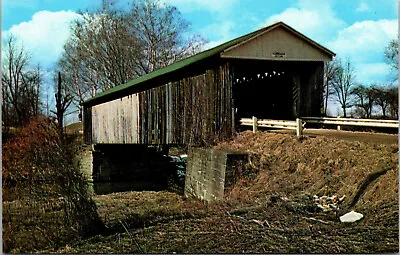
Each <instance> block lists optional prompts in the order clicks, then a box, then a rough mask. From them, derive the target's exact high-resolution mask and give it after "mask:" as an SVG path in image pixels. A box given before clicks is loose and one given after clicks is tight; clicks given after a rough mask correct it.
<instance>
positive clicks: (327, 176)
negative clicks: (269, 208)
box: [215, 131, 398, 211]
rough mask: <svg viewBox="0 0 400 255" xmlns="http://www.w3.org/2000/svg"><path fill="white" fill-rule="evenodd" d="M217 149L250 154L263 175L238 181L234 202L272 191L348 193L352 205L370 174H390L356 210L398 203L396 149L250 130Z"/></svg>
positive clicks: (371, 188) (370, 187)
mask: <svg viewBox="0 0 400 255" xmlns="http://www.w3.org/2000/svg"><path fill="white" fill-rule="evenodd" d="M215 148H219V149H234V150H236V151H240V152H247V153H249V154H250V155H251V156H250V160H251V166H252V167H253V168H256V169H257V170H258V171H259V174H258V175H257V177H256V178H254V179H252V180H242V181H241V182H240V183H238V184H237V185H236V186H235V187H234V189H233V191H232V193H231V194H230V195H231V196H230V198H231V199H241V198H242V199H243V197H245V198H246V199H264V198H265V197H266V196H267V195H272V194H274V193H278V194H284V195H288V196H290V195H300V194H311V195H319V196H321V195H333V194H337V195H340V196H342V195H346V197H347V199H346V203H347V204H349V203H350V202H351V200H352V198H353V197H354V195H355V194H356V193H357V191H358V188H359V185H360V184H361V182H362V181H363V180H364V179H365V178H366V177H367V176H368V175H369V174H372V173H375V172H378V171H381V170H388V172H387V173H386V174H385V175H383V176H381V177H379V178H378V180H377V181H374V182H372V183H371V184H370V185H368V187H367V190H366V191H365V194H364V195H363V196H362V197H361V199H360V200H359V202H358V203H357V204H356V207H355V209H356V210H360V211H363V210H365V209H368V208H371V206H374V207H377V206H380V205H381V204H385V203H391V204H394V205H396V204H398V185H397V184H398V175H397V169H398V168H397V166H398V156H397V155H398V146H397V145H379V144H372V145H371V144H367V143H363V142H350V141H344V140H338V139H334V138H328V137H323V136H321V137H316V138H307V137H306V138H300V139H299V138H296V137H294V136H290V135H284V134H272V133H267V132H259V133H256V134H253V133H252V132H249V131H247V132H243V133H241V134H240V135H239V136H237V137H236V138H235V139H233V140H232V141H230V142H226V143H222V144H219V145H218V146H216V147H215Z"/></svg>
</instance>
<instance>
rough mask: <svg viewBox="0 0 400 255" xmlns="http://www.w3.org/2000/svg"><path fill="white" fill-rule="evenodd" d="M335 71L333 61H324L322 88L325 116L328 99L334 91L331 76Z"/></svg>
mask: <svg viewBox="0 0 400 255" xmlns="http://www.w3.org/2000/svg"><path fill="white" fill-rule="evenodd" d="M335 72H337V65H336V63H335V62H334V61H331V62H326V63H325V65H324V84H323V86H324V87H323V89H324V94H323V100H324V115H325V116H326V114H327V110H328V99H329V97H330V96H331V95H333V94H334V91H333V89H332V86H331V83H332V81H333V76H334V74H335Z"/></svg>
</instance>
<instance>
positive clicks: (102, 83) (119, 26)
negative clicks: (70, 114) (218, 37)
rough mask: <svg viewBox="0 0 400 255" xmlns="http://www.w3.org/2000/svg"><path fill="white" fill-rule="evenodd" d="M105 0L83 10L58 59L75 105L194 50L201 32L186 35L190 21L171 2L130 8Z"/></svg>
mask: <svg viewBox="0 0 400 255" xmlns="http://www.w3.org/2000/svg"><path fill="white" fill-rule="evenodd" d="M116 2H118V1H115V0H103V2H102V8H101V10H100V11H96V12H93V13H88V12H87V13H84V14H83V15H82V17H83V18H82V19H81V20H77V21H75V23H74V24H73V26H72V36H71V37H70V38H69V40H68V41H67V43H66V44H65V45H64V53H63V55H62V57H61V60H60V61H59V67H60V70H61V71H62V73H63V76H65V78H64V79H63V80H64V82H65V83H66V84H68V88H69V90H70V93H71V95H73V96H74V104H75V105H76V106H77V107H78V106H79V104H80V103H82V102H83V101H85V100H86V99H87V98H90V97H92V96H93V95H95V94H96V93H97V92H101V91H104V90H106V89H109V88H112V87H115V86H118V85H120V84H124V83H126V82H128V81H129V80H132V79H134V78H136V77H138V76H141V75H143V74H146V73H149V72H151V71H154V70H155V69H158V68H161V67H164V66H167V65H169V64H171V63H173V62H174V61H176V60H179V59H182V58H184V57H186V56H189V55H191V54H194V53H197V52H198V51H199V50H200V49H201V47H202V46H203V44H204V40H203V39H202V38H201V37H200V36H193V37H189V38H185V37H184V36H183V35H184V33H185V32H187V31H188V28H189V24H188V23H187V22H186V21H185V20H183V19H182V18H181V16H180V13H179V12H178V11H177V9H176V8H175V7H172V6H169V5H166V4H161V2H160V1H154V0H140V1H137V2H135V3H133V4H131V5H130V7H129V9H126V8H125V9H116V8H114V6H115V4H116Z"/></svg>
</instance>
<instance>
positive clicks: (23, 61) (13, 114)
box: [2, 36, 42, 126]
mask: <svg viewBox="0 0 400 255" xmlns="http://www.w3.org/2000/svg"><path fill="white" fill-rule="evenodd" d="M29 61H30V55H29V53H28V52H27V51H25V49H24V48H23V47H22V46H19V44H18V42H17V40H16V38H15V37H13V36H11V37H9V38H7V39H6V46H5V62H4V66H3V70H2V72H3V75H2V83H3V86H2V93H3V107H2V112H3V117H4V122H5V125H11V126H23V125H25V124H26V123H27V122H28V121H29V120H30V119H32V118H33V117H36V116H38V115H39V114H40V105H41V102H40V86H41V84H42V71H41V68H40V66H39V65H38V66H37V67H36V68H34V69H32V68H30V67H29Z"/></svg>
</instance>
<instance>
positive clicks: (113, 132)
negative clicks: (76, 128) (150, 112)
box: [91, 94, 139, 144]
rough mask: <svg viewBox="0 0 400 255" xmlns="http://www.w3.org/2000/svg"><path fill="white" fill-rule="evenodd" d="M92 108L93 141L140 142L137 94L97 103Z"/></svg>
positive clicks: (95, 142)
mask: <svg viewBox="0 0 400 255" xmlns="http://www.w3.org/2000/svg"><path fill="white" fill-rule="evenodd" d="M91 109H92V110H91V112H92V114H91V115H92V116H91V118H92V121H91V124H92V132H91V133H92V143H94V144H97V143H114V144H123V143H138V135H139V101H138V95H137V94H133V95H129V96H125V97H122V98H120V99H116V100H113V101H109V102H107V103H103V104H99V105H95V106H93V107H92V108H91Z"/></svg>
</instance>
